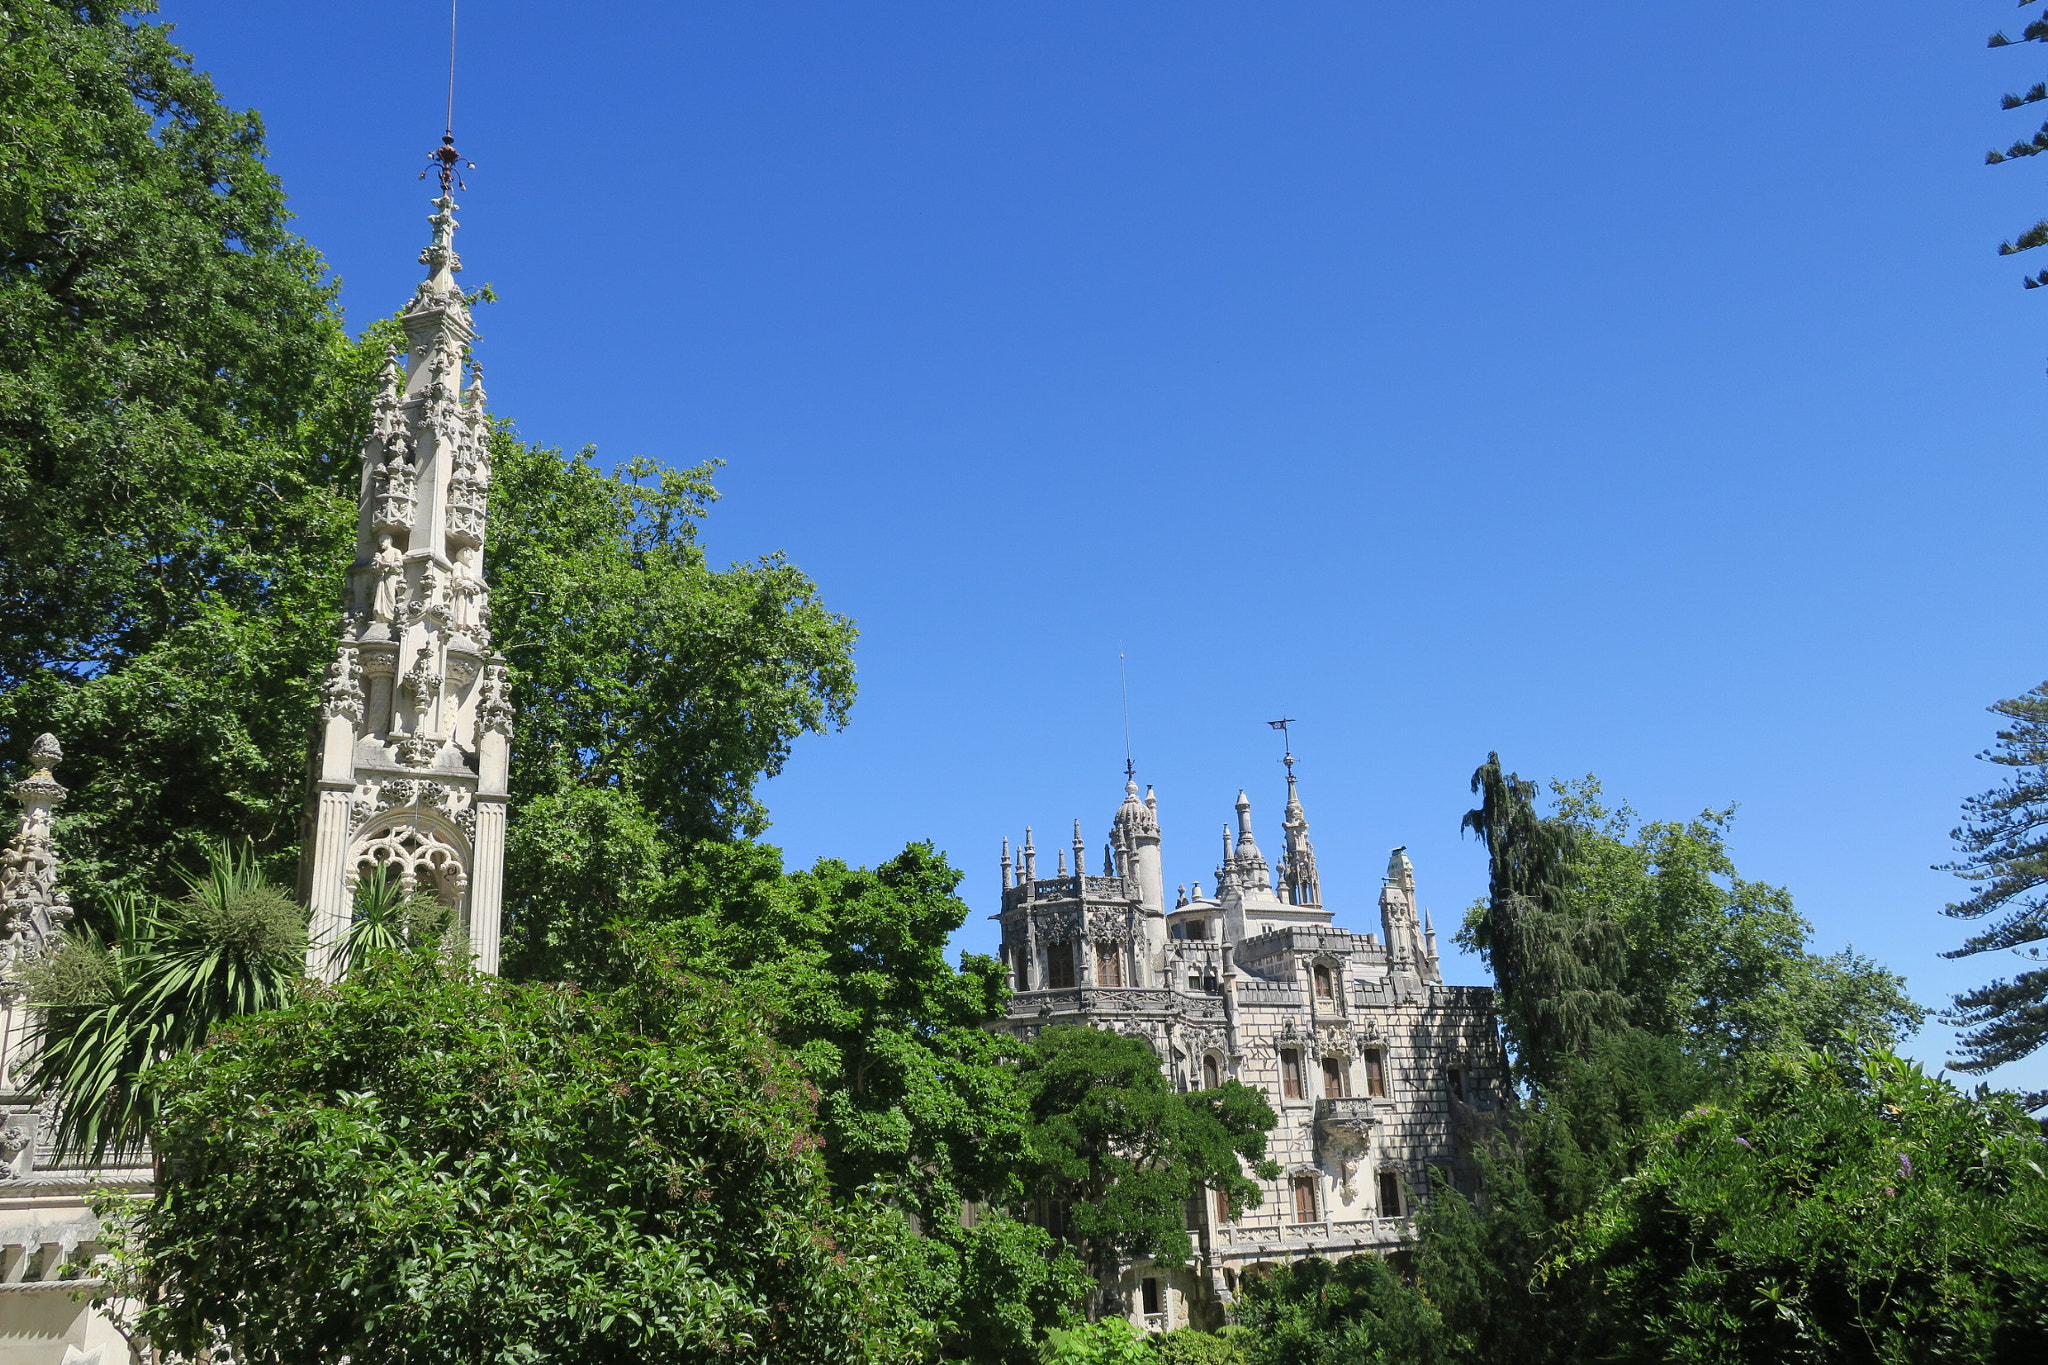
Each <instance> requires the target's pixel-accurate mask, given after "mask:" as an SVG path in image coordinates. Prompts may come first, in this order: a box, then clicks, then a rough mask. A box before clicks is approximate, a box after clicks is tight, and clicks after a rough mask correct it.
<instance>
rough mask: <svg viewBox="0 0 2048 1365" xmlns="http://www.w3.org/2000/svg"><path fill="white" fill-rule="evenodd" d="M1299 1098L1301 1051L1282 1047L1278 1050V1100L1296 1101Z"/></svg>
mask: <svg viewBox="0 0 2048 1365" xmlns="http://www.w3.org/2000/svg"><path fill="white" fill-rule="evenodd" d="M1301 1097H1302V1095H1301V1051H1300V1049H1298V1048H1291V1047H1283V1048H1281V1049H1280V1098H1281V1099H1283V1100H1298V1099H1300V1098H1301Z"/></svg>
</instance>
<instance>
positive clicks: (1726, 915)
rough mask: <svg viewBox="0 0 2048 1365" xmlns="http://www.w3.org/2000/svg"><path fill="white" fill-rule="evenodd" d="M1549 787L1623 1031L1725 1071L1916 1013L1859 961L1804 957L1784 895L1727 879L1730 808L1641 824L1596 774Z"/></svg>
mask: <svg viewBox="0 0 2048 1365" xmlns="http://www.w3.org/2000/svg"><path fill="white" fill-rule="evenodd" d="M1551 791H1552V794H1553V795H1554V797H1555V811H1554V813H1553V815H1552V816H1551V817H1550V818H1551V819H1553V820H1555V821H1557V822H1558V823H1560V824H1562V825H1563V826H1564V827H1565V828H1566V829H1567V830H1569V831H1570V833H1571V836H1572V847H1573V853H1572V856H1571V860H1570V862H1571V870H1570V875H1569V879H1568V883H1567V887H1566V891H1565V897H1564V899H1565V901H1566V902H1567V903H1568V904H1569V905H1570V906H1571V907H1572V909H1573V910H1574V912H1575V913H1576V914H1577V915H1578V916H1579V917H1580V918H1582V919H1585V920H1588V921H1599V922H1602V923H1606V924H1611V925H1612V926H1614V931H1615V932H1616V933H1617V934H1618V936H1619V938H1620V942H1621V948H1620V961H1621V967H1620V971H1619V974H1618V978H1617V990H1618V994H1619V995H1620V997H1621V998H1622V999H1623V1000H1625V1001H1626V1006H1627V1008H1626V1016H1625V1017H1626V1020H1627V1022H1628V1024H1630V1025H1631V1026H1633V1027H1635V1028H1637V1029H1640V1030H1642V1031H1643V1032H1644V1033H1647V1034H1650V1035H1652V1036H1656V1037H1668V1038H1673V1039H1676V1040H1678V1041H1679V1042H1680V1043H1681V1044H1682V1046H1683V1047H1684V1049H1685V1050H1686V1052H1687V1053H1688V1054H1689V1055H1691V1056H1692V1057H1694V1058H1695V1059H1697V1060H1698V1061H1700V1063H1701V1064H1702V1065H1706V1066H1709V1067H1713V1068H1717V1069H1721V1070H1726V1069H1729V1068H1731V1067H1734V1066H1737V1065H1739V1064H1740V1062H1741V1061H1742V1060H1743V1059H1744V1058H1747V1057H1750V1056H1755V1055H1759V1054H1762V1053H1767V1052H1770V1051H1774V1050H1780V1049H1784V1048H1798V1047H1801V1046H1806V1047H1819V1046H1823V1045H1825V1044H1827V1043H1829V1042H1831V1041H1832V1040H1833V1039H1834V1038H1835V1037H1836V1036H1837V1035H1838V1034H1841V1033H1845V1032H1846V1033H1853V1034H1856V1035H1858V1036H1860V1037H1862V1038H1865V1039H1867V1040H1869V1041H1871V1042H1879V1043H1894V1042H1896V1041H1897V1040H1898V1039H1899V1038H1901V1037H1903V1036H1904V1035H1906V1034H1908V1033H1910V1032H1912V1031H1913V1030H1914V1029H1915V1028H1917V1027H1919V1025H1920V1023H1921V1021H1922V1020H1923V1019H1924V1018H1925V1017H1926V1011H1925V1010H1923V1009H1922V1008H1921V1007H1920V1006H1918V1005H1916V1004H1914V1003H1913V1001H1912V1000H1911V998H1910V997H1908V996H1907V994H1906V990H1905V982H1904V980H1903V979H1902V978H1900V977H1898V976H1897V975H1895V974H1893V973H1891V972H1888V971H1885V970H1884V969H1883V968H1881V967H1879V966H1877V965H1876V964H1875V963H1873V962H1871V961H1870V960H1869V959H1868V958H1865V957H1862V956H1861V955H1859V954H1857V953H1855V952H1853V951H1851V950H1844V951H1842V952H1839V953H1835V954H1832V955H1829V956H1825V957H1823V956H1820V955H1818V954H1815V953H1812V952H1809V951H1808V949H1807V944H1808V942H1809V940H1810V939H1811V937H1812V933H1813V926H1812V925H1811V924H1810V923H1809V922H1808V921H1807V920H1806V918H1805V917H1804V916H1803V915H1801V914H1799V912H1798V911H1797V910H1795V909H1794V908H1793V906H1792V893H1791V892H1790V891H1787V890H1786V889H1785V888H1784V887H1781V886H1771V885H1769V884H1767V883H1764V882H1753V881H1749V880H1747V879H1746V878H1744V877H1743V876H1742V875H1741V874H1740V873H1738V872H1737V871H1736V868H1735V862H1734V858H1733V857H1732V855H1731V854H1730V853H1729V851H1728V845H1727V835H1728V829H1729V826H1730V823H1731V821H1732V820H1733V818H1734V808H1733V807H1732V806H1731V807H1729V808H1727V809H1725V810H1708V811H1703V812H1701V813H1700V814H1699V815H1698V816H1696V817H1694V818H1693V819H1691V820H1688V821H1683V822H1680V821H1640V820H1639V819H1638V817H1637V815H1636V813H1635V812H1634V811H1633V810H1632V809H1630V808H1629V806H1628V804H1627V803H1626V802H1622V803H1620V804H1619V805H1618V806H1614V807H1610V806H1609V805H1607V804H1606V802H1605V800H1604V797H1603V794H1602V792H1601V788H1600V782H1599V780H1598V779H1597V778H1594V777H1590V776H1588V777H1585V778H1582V779H1580V780H1579V781H1576V782H1553V783H1551Z"/></svg>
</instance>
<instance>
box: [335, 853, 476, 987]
mask: <svg viewBox="0 0 2048 1365" xmlns="http://www.w3.org/2000/svg"><path fill="white" fill-rule="evenodd" d="M453 924H454V912H453V911H451V910H450V909H449V908H448V907H447V906H445V905H443V904H442V903H441V902H440V901H439V900H438V899H436V898H435V897H433V896H431V895H426V894H422V893H421V892H418V891H407V890H406V889H405V886H404V883H402V882H401V881H400V880H399V879H398V877H397V876H396V875H395V874H394V873H393V872H392V870H391V869H390V868H385V869H383V875H381V876H372V877H367V878H365V879H364V880H363V882H362V884H361V885H360V886H358V887H357V888H356V903H355V913H354V916H353V917H352V918H351V920H350V922H349V927H348V933H347V934H345V935H344V936H343V937H342V939H341V941H340V942H339V943H337V944H335V945H334V947H333V948H332V949H330V950H329V951H330V954H331V955H332V958H333V960H334V961H335V962H336V963H337V964H338V965H339V966H340V968H341V972H340V974H341V975H342V976H352V975H354V974H355V973H356V972H357V971H358V970H360V969H361V968H362V966H363V965H364V964H365V963H366V962H368V961H369V960H370V959H371V958H374V957H381V956H385V955H387V954H392V953H404V952H415V951H419V950H422V949H435V948H443V947H446V946H447V945H448V936H449V933H450V931H451V928H452V926H453Z"/></svg>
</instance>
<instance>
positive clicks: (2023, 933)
mask: <svg viewBox="0 0 2048 1365" xmlns="http://www.w3.org/2000/svg"><path fill="white" fill-rule="evenodd" d="M2029 31H2031V30H2029ZM1991 713H1992V714H1993V715H1995V716H1997V717H1999V718H2000V720H2001V721H2002V722H2003V724H2001V725H2000V726H1999V728H1998V732H1997V737H1996V741H1995V742H1994V743H1993V745H1992V747H1991V748H1989V749H1987V750H1985V751H1984V752H1983V753H1981V754H1979V755H1978V757H1979V758H1982V759H1984V760H1985V761H1986V762H1988V763H1996V764H1998V765H1999V766H2000V767H2002V768H2007V769H2010V770H2011V775H2010V776H2009V777H2008V778H2007V779H2006V780H2005V781H2004V782H2002V783H2000V784H1999V785H1998V786H1996V787H1993V788H1992V789H1991V790H1990V791H1987V792H1984V793H1982V794H1981V795H1977V796H1973V797H1970V798H1969V799H1968V800H1966V801H1964V802H1963V823H1962V825H1961V826H1960V827H1959V828H1957V829H1956V830H1954V831H1953V832H1952V833H1951V834H1950V837H1951V838H1952V839H1954V840H1955V842H1956V849H1957V851H1958V852H1959V853H1960V854H1961V855H1962V856H1961V857H1960V858H1958V859H1957V860H1956V861H1955V862H1952V863H1948V864H1945V865H1944V870H1946V871H1950V872H1953V873H1955V874H1956V875H1957V876H1958V877H1961V878H1963V879H1964V880H1965V881H1967V882H1970V883H1971V884H1972V890H1971V893H1970V894H1969V895H1968V896H1966V897H1964V898H1963V899H1962V900H1960V901H1956V902H1954V903H1952V904H1950V905H1949V906H1947V907H1946V909H1945V911H1944V913H1946V914H1948V915H1951V916H1954V917H1955V918H1957V919H1984V918H1987V917H1992V916H1995V918H1993V919H1992V922H1991V924H1990V925H1988V926H1987V927H1986V928H1985V929H1984V930H1983V931H1982V932H1981V933H1976V934H1972V935H1971V936H1970V937H1969V938H1967V939H1965V940H1964V941H1963V946H1962V947H1960V948H1957V949H1956V950H1955V951H1953V952H1950V953H1946V954H1944V956H1946V957H1974V956H1976V955H1978V954H1980V953H1989V952H2013V953H2017V954H2019V955H2021V956H2022V957H2024V958H2027V959H2030V960H2033V961H2041V960H2042V959H2043V957H2044V956H2048V683H2043V684H2041V685H2040V686H2039V687H2036V688H2034V689H2033V690H2032V691H2030V692H2028V693H2027V694H2026V695H2025V696H2022V697H2013V698H2011V699H2009V700H2006V701H2001V702H1999V703H1998V704H1996V705H1995V706H1993V707H1991ZM1947 1018H1948V1021H1949V1022H1951V1023H1954V1024H1957V1025H1960V1026H1961V1027H1962V1029H1963V1030H1964V1031H1963V1033H1962V1035H1961V1037H1960V1039H1959V1041H1960V1042H1961V1044H1962V1047H1963V1057H1962V1058H1961V1060H1959V1061H1957V1062H1956V1063H1955V1064H1954V1065H1955V1067H1956V1069H1957V1070H1958V1071H1966V1072H1979V1071H1989V1070H1991V1069H1992V1068H1993V1067H1997V1066H2003V1065H2005V1063H2007V1062H2013V1061H2018V1060H2019V1059H2020V1058H2022V1057H2026V1056H2030V1055H2032V1054H2033V1053H2034V1052H2036V1051H2038V1050H2040V1048H2041V1046H2042V1045H2043V1044H2044V1043H2048V968H2033V969H2030V970H2026V971H2022V972H2018V973H2016V974H2014V975H2013V976H2011V977H2001V978H1999V979H1997V980H1994V981H1992V982H1990V983H1989V984H1987V985H1984V986H1980V987H1979V988H1977V989H1976V990H1973V991H1965V992H1964V993H1962V994H1961V995H1958V996H1957V997H1956V998H1955V1008H1954V1009H1953V1010H1952V1011H1951V1012H1950V1013H1949V1015H1948V1016H1947ZM2037 1098H2038V1097H2037Z"/></svg>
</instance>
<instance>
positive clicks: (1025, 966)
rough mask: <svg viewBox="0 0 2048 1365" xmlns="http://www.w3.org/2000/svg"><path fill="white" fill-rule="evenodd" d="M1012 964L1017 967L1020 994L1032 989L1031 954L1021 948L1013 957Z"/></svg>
mask: <svg viewBox="0 0 2048 1365" xmlns="http://www.w3.org/2000/svg"><path fill="white" fill-rule="evenodd" d="M1010 966H1011V967H1013V968H1015V969H1016V973H1017V990H1018V993H1019V994H1022V993H1023V992H1025V991H1028V990H1030V989H1031V954H1029V953H1027V952H1025V951H1023V950H1022V949H1019V950H1018V951H1017V952H1016V954H1015V955H1014V956H1013V957H1012V958H1011V961H1010Z"/></svg>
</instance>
